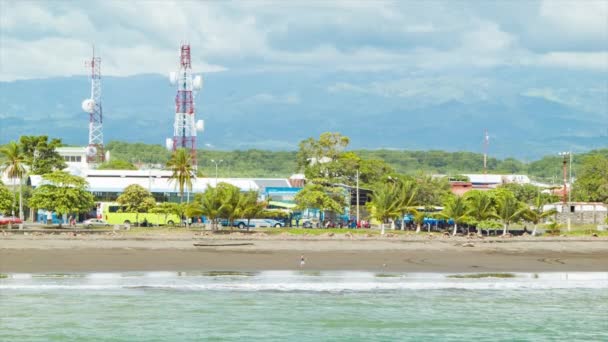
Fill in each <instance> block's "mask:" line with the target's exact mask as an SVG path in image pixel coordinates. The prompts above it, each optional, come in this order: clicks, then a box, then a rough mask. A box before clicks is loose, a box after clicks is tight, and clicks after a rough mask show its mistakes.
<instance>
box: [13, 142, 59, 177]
mask: <svg viewBox="0 0 608 342" xmlns="http://www.w3.org/2000/svg"><path fill="white" fill-rule="evenodd" d="M19 144H20V145H21V148H22V150H23V155H24V158H25V163H26V164H27V165H28V166H29V168H30V173H31V174H34V175H44V174H47V173H51V172H53V171H56V170H63V169H65V168H66V166H67V165H66V163H65V161H64V160H63V157H62V156H60V155H59V153H58V152H57V147H61V145H62V143H61V139H51V141H49V138H48V136H46V135H40V136H21V138H20V139H19Z"/></svg>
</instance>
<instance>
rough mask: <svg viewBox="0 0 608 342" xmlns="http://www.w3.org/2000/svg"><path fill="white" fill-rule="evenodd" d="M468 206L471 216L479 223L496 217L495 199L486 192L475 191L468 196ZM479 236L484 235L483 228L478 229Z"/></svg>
mask: <svg viewBox="0 0 608 342" xmlns="http://www.w3.org/2000/svg"><path fill="white" fill-rule="evenodd" d="M466 200H467V204H468V206H469V216H470V217H471V218H474V219H475V220H476V221H477V223H479V222H481V221H485V220H489V219H492V218H498V216H496V209H495V208H494V199H493V198H492V196H490V195H489V194H488V193H487V192H485V191H479V190H473V191H470V192H468V193H467V194H466ZM477 234H478V235H482V231H481V228H478V229H477Z"/></svg>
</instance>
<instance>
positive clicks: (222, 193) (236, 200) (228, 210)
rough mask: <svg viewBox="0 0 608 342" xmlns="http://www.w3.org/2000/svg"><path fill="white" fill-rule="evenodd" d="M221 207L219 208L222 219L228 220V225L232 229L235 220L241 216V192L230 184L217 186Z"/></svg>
mask: <svg viewBox="0 0 608 342" xmlns="http://www.w3.org/2000/svg"><path fill="white" fill-rule="evenodd" d="M217 188H218V195H219V197H220V202H221V206H220V208H219V212H220V217H221V218H224V219H226V220H228V225H229V226H230V227H232V223H233V222H234V219H236V218H238V216H240V215H241V207H240V197H241V196H240V195H241V190H240V189H239V188H238V187H236V186H234V185H232V184H228V183H220V184H218V186H217Z"/></svg>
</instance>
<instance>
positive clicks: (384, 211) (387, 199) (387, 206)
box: [366, 183, 401, 235]
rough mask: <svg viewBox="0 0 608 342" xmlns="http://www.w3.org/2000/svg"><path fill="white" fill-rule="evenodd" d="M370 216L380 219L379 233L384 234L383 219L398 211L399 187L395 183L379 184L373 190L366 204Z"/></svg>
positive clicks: (391, 216)
mask: <svg viewBox="0 0 608 342" xmlns="http://www.w3.org/2000/svg"><path fill="white" fill-rule="evenodd" d="M366 205H367V207H368V208H369V211H370V213H371V216H372V217H373V218H375V219H377V220H378V221H380V228H381V229H380V234H381V235H384V221H386V220H388V219H391V218H393V217H396V216H397V215H399V213H400V210H401V209H400V203H399V189H398V188H397V186H396V184H395V183H385V184H381V185H380V186H378V188H376V189H375V190H374V193H373V195H372V199H371V201H369V202H368V203H367V204H366Z"/></svg>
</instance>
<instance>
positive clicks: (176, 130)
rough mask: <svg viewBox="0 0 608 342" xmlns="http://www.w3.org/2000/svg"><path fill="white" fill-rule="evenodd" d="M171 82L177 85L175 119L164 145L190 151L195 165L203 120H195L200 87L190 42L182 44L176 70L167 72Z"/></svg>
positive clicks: (172, 149)
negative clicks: (195, 72)
mask: <svg viewBox="0 0 608 342" xmlns="http://www.w3.org/2000/svg"><path fill="white" fill-rule="evenodd" d="M169 80H170V82H171V84H176V85H177V95H176V96H175V120H174V122H173V139H171V138H168V139H167V141H166V142H165V143H166V147H167V149H168V150H171V151H175V150H177V149H178V148H185V149H187V150H189V151H190V154H191V156H192V165H193V166H194V167H196V165H197V163H196V132H197V131H202V130H203V127H204V126H203V125H204V123H203V120H198V121H196V120H195V106H194V97H195V95H196V92H197V91H198V90H200V89H201V88H202V85H203V79H202V77H201V76H193V75H192V60H191V57H190V44H182V45H181V48H180V55H179V67H178V71H177V72H171V73H170V74H169Z"/></svg>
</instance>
